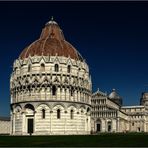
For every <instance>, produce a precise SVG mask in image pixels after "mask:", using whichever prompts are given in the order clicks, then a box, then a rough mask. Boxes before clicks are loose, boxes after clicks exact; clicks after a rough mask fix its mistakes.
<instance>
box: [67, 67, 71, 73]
mask: <svg viewBox="0 0 148 148" xmlns="http://www.w3.org/2000/svg"><path fill="white" fill-rule="evenodd" d="M70 72H71V66H70V65H68V66H67V73H70Z"/></svg>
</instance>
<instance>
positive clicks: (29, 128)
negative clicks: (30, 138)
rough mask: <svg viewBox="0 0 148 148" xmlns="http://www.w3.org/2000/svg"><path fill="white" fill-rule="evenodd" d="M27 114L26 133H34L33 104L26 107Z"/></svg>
mask: <svg viewBox="0 0 148 148" xmlns="http://www.w3.org/2000/svg"><path fill="white" fill-rule="evenodd" d="M24 108H25V112H26V131H27V133H28V134H30V135H31V134H32V133H34V111H35V109H34V106H33V105H31V104H26V105H25V107H24Z"/></svg>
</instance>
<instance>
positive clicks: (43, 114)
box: [42, 109, 45, 119]
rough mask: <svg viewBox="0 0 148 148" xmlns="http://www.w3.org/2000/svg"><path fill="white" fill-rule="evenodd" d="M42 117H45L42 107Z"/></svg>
mask: <svg viewBox="0 0 148 148" xmlns="http://www.w3.org/2000/svg"><path fill="white" fill-rule="evenodd" d="M42 119H45V109H42Z"/></svg>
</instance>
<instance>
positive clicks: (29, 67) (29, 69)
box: [28, 64, 32, 72]
mask: <svg viewBox="0 0 148 148" xmlns="http://www.w3.org/2000/svg"><path fill="white" fill-rule="evenodd" d="M31 70H32V67H31V64H29V65H28V72H31Z"/></svg>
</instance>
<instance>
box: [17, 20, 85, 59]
mask: <svg viewBox="0 0 148 148" xmlns="http://www.w3.org/2000/svg"><path fill="white" fill-rule="evenodd" d="M42 55H43V56H64V57H70V58H71V59H74V60H80V61H83V58H82V56H81V55H80V53H79V52H78V51H77V50H76V49H75V48H74V47H73V46H72V45H71V44H70V43H69V42H67V41H66V40H65V38H64V34H63V32H62V30H61V29H60V27H59V25H58V24H57V22H55V21H54V20H53V18H52V19H51V20H50V21H49V22H47V23H46V25H45V27H44V28H43V29H42V32H41V35H40V38H39V39H38V40H36V41H34V42H33V43H32V44H30V45H29V46H27V47H26V48H25V49H24V50H23V51H22V53H21V54H20V56H19V57H20V59H25V58H28V57H29V56H42Z"/></svg>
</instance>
